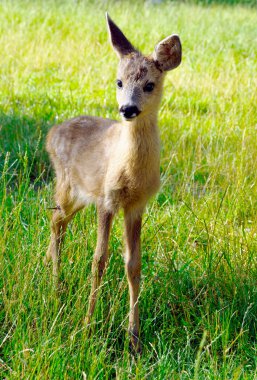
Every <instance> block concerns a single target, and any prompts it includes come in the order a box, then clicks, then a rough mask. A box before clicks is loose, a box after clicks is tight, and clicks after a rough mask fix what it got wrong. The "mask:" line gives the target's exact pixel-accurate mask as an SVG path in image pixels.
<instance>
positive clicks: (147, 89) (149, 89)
mask: <svg viewBox="0 0 257 380" xmlns="http://www.w3.org/2000/svg"><path fill="white" fill-rule="evenodd" d="M153 89H154V83H152V82H149V83H147V84H146V85H145V87H144V92H152V91H153Z"/></svg>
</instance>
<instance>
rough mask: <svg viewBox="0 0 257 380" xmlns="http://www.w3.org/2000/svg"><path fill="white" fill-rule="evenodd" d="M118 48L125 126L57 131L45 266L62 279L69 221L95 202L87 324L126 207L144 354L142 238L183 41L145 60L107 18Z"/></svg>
mask: <svg viewBox="0 0 257 380" xmlns="http://www.w3.org/2000/svg"><path fill="white" fill-rule="evenodd" d="M107 25H108V29H109V34H110V38H111V42H112V46H113V48H114V50H115V51H116V53H117V54H118V56H119V58H120V62H119V66H118V76H117V78H118V79H117V81H116V83H117V100H118V103H119V111H120V114H121V116H122V119H123V121H122V122H117V121H114V120H110V119H103V118H98V117H90V116H80V117H77V118H74V119H71V120H69V121H67V122H64V123H63V124H61V125H57V126H54V127H53V128H52V129H51V130H50V132H49V133H48V136H47V151H48V152H49V154H50V157H51V160H52V162H53V165H54V168H55V171H56V177H57V181H56V192H55V201H56V205H57V206H56V207H55V209H54V212H53V216H52V221H51V241H50V245H49V248H48V251H47V254H46V258H45V261H46V262H48V261H49V260H50V259H52V261H53V274H54V276H55V277H56V276H58V272H59V266H60V256H61V245H62V241H63V238H64V234H65V231H66V228H67V224H68V222H69V221H70V220H71V219H72V217H73V216H74V215H75V213H76V212H77V211H79V210H80V209H82V208H83V207H84V206H86V205H87V204H89V203H91V202H94V203H95V204H96V206H97V212H98V236H97V245H96V250H95V254H94V257H93V264H92V289H91V294H90V298H89V307H88V312H87V318H86V321H87V322H89V321H90V317H91V316H92V314H93V312H94V308H95V304H96V297H97V292H98V289H99V286H100V282H101V279H102V276H103V273H104V271H105V268H106V263H107V260H108V240H109V235H110V229H111V225H112V220H113V217H114V215H115V214H116V212H117V211H118V209H119V208H122V209H123V210H124V215H125V241H126V253H125V263H126V264H125V266H126V274H127V279H128V284H129V294H130V312H129V332H130V334H131V341H132V345H133V347H134V349H135V350H139V346H140V345H139V340H138V334H139V312H138V296H139V282H140V272H141V253H140V232H141V223H142V214H143V211H144V208H145V206H146V203H147V201H148V199H149V198H150V197H151V196H152V195H153V194H155V193H156V192H157V190H158V188H159V185H160V171H159V170H160V169H159V160H160V144H159V133H158V128H157V113H158V107H159V103H160V100H161V95H162V87H163V80H164V76H165V72H166V71H168V70H172V69H174V68H175V67H177V66H178V65H179V64H180V62H181V44H180V40H179V37H178V36H177V35H172V36H169V37H167V38H165V39H164V40H163V41H161V42H160V43H159V44H158V45H157V46H156V47H155V50H154V52H153V54H152V55H149V56H143V55H142V54H141V53H140V52H139V51H138V50H136V49H135V48H134V47H133V46H132V45H131V43H130V42H129V41H128V40H127V38H126V37H125V36H124V34H123V33H122V32H121V30H120V29H119V28H118V27H117V26H116V25H115V24H114V22H113V21H112V20H111V19H110V17H109V16H108V15H107Z"/></svg>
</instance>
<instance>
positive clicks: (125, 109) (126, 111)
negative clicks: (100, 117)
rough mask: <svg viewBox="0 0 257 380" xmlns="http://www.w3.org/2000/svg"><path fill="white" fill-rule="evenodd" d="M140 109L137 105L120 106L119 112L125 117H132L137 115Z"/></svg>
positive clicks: (127, 118)
mask: <svg viewBox="0 0 257 380" xmlns="http://www.w3.org/2000/svg"><path fill="white" fill-rule="evenodd" d="M140 112H141V111H140V110H139V109H138V108H137V106H129V105H126V106H122V107H120V114H121V115H122V116H123V117H124V118H125V119H126V120H129V119H134V117H136V116H138V115H139V114H140Z"/></svg>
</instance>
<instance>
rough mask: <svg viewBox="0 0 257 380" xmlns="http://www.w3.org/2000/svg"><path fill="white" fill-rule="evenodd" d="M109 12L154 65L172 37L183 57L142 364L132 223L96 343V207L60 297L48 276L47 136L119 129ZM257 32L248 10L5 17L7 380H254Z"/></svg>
mask: <svg viewBox="0 0 257 380" xmlns="http://www.w3.org/2000/svg"><path fill="white" fill-rule="evenodd" d="M231 2H232V3H233V1H231ZM246 2H247V1H246ZM105 10H108V12H109V13H110V15H111V17H112V18H113V19H114V21H116V22H117V24H118V25H119V26H120V27H121V28H122V29H123V30H124V32H125V34H126V35H127V36H128V38H129V39H130V40H131V41H132V42H133V43H134V44H135V45H136V46H137V47H138V48H139V49H141V50H142V51H143V52H145V53H151V52H152V51H153V48H154V44H155V43H157V42H159V41H160V40H161V39H162V38H164V37H166V36H168V35H170V34H172V33H177V34H179V35H180V38H181V41H182V46H183V61H182V64H181V66H180V67H179V68H178V69H176V70H174V71H172V72H170V73H168V75H167V78H166V82H165V88H164V95H163V100H162V103H161V107H160V112H159V127H160V134H161V139H162V152H161V168H160V170H161V178H162V187H161V189H160V191H159V193H158V195H157V196H156V197H154V198H153V199H152V200H151V202H150V203H149V205H148V207H147V210H146V213H145V216H144V226H143V233H142V259H143V266H142V281H141V293H140V301H139V302H140V311H141V340H142V344H143V354H142V355H141V356H139V357H133V355H131V354H130V351H129V340H128V336H127V325H128V289H127V281H126V276H125V274H124V263H123V257H122V252H123V242H122V234H123V216H122V213H120V214H119V216H118V218H116V220H115V223H114V226H113V231H112V236H111V241H110V251H111V257H110V262H109V267H108V269H107V272H106V274H105V277H104V281H103V286H102V287H101V295H100V297H99V300H98V303H97V307H96V312H95V314H94V318H93V321H92V325H93V330H94V333H93V334H92V335H91V336H87V335H86V333H85V328H84V327H83V324H82V321H83V318H84V316H85V312H86V309H87V300H88V295H89V292H90V271H91V260H92V255H93V252H94V247H95V243H96V211H95V208H94V207H93V206H91V207H89V208H88V209H87V210H85V211H83V212H81V213H79V214H78V215H77V216H76V217H75V219H74V221H73V222H72V223H71V225H70V227H69V230H68V233H67V237H66V242H65V243H66V244H65V247H64V250H63V257H62V273H61V276H62V282H63V290H62V293H61V294H60V295H56V292H55V288H54V285H53V283H52V277H51V274H52V273H51V268H45V267H44V265H43V257H44V254H45V251H46V248H47V245H48V241H49V232H50V230H49V218H50V216H51V210H49V209H48V208H49V207H51V206H53V205H54V203H53V198H52V195H53V189H54V175H53V171H52V168H51V165H50V162H49V159H48V156H47V154H46V152H45V148H44V144H45V136H46V133H47V131H48V130H49V128H50V127H51V126H52V125H54V124H56V123H59V122H62V121H64V120H66V119H68V118H71V117H73V116H76V115H80V114H88V115H95V116H102V117H110V118H119V115H118V110H117V103H116V99H115V91H116V89H115V80H116V76H115V73H116V67H117V57H116V55H115V53H114V52H113V51H112V48H111V46H110V44H109V41H108V35H107V30H106V24H105V16H104V13H105ZM256 25H257V8H256V7H254V6H253V7H250V6H247V5H243V4H241V5H240V4H236V5H225V4H222V5H221V4H218V2H213V3H212V4H210V5H208V6H206V5H204V4H196V3H194V2H188V3H187V2H186V3H182V2H169V1H167V2H165V1H164V2H161V3H157V2H156V3H154V2H150V1H145V2H143V1H133V0H132V1H128V2H127V1H122V2H114V1H113V2H107V1H102V2H94V1H87V2H86V1H72V0H70V1H68V0H67V1H39V0H38V1H32V0H24V1H22V0H20V1H11V0H4V1H2V2H1V3H0V215H1V218H0V255H1V256H0V273H1V275H0V291H1V293H0V378H3V379H51V380H52V379H83V380H85V379H114V378H115V379H160V380H163V379H183V380H184V379H190V380H192V379H195V380H196V379H215V380H216V379H224V380H226V379H234V380H236V379H257V265H256V264H257V259H256V258H257V255H256V252H257V217H256V215H257V137H256V135H257V101H256V99H257V75H256V73H257V34H256V30H257V29H256Z"/></svg>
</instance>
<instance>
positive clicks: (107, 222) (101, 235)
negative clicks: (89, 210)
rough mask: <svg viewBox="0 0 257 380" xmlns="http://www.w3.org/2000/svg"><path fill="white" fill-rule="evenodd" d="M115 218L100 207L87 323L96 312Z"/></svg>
mask: <svg viewBox="0 0 257 380" xmlns="http://www.w3.org/2000/svg"><path fill="white" fill-rule="evenodd" d="M112 220H113V214H112V213H111V212H109V211H106V210H104V208H102V207H101V206H99V207H98V232H97V244H96V250H95V254H94V257H93V263H92V284H91V293H90V297H89V305H88V311H87V316H86V319H85V323H86V324H89V323H90V319H91V317H92V315H93V313H94V309H95V304H96V300H97V293H98V290H99V287H100V284H101V279H102V277H103V274H104V270H105V268H106V263H107V260H108V242H109V236H110V230H111V225H112Z"/></svg>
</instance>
